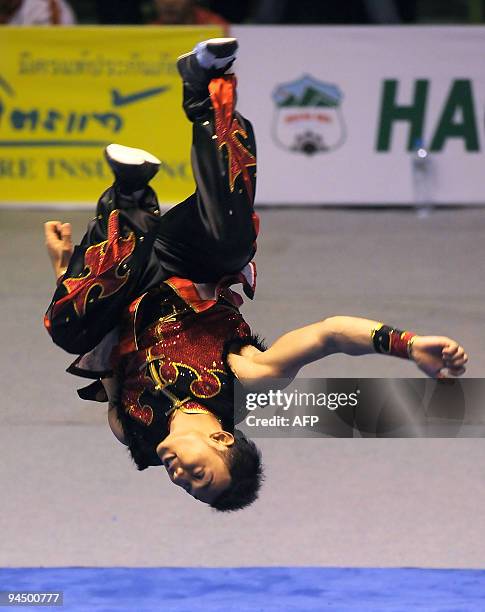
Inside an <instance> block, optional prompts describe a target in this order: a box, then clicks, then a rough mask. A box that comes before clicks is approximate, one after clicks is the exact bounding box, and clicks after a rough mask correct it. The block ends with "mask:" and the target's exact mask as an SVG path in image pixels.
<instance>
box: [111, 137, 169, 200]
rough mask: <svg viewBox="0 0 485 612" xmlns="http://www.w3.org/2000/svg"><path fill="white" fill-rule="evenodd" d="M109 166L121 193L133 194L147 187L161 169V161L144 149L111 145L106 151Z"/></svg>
mask: <svg viewBox="0 0 485 612" xmlns="http://www.w3.org/2000/svg"><path fill="white" fill-rule="evenodd" d="M105 156H106V160H107V162H108V164H109V165H110V167H111V169H112V170H113V174H114V175H115V179H116V184H117V186H118V187H119V189H120V191H121V193H124V194H132V193H134V192H136V191H139V190H140V189H143V188H144V187H146V186H147V184H148V183H149V181H151V179H152V178H153V177H154V176H155V174H156V173H157V172H158V169H159V168H160V164H161V162H160V160H159V159H158V158H157V157H155V156H154V155H152V154H151V153H148V152H147V151H143V149H135V148H133V147H125V146H123V145H119V144H110V145H108V146H107V147H106V149H105Z"/></svg>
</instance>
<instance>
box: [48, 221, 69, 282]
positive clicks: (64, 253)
mask: <svg viewBox="0 0 485 612" xmlns="http://www.w3.org/2000/svg"><path fill="white" fill-rule="evenodd" d="M44 235H45V245H46V247H47V252H48V253H49V257H50V260H51V263H52V267H53V268H54V273H55V275H56V279H57V278H59V276H62V275H63V274H64V273H65V272H66V270H67V266H68V265H69V260H70V259H71V255H72V252H73V250H74V249H73V246H72V229H71V224H70V223H61V222H60V221H47V223H44Z"/></svg>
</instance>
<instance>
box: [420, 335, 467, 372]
mask: <svg viewBox="0 0 485 612" xmlns="http://www.w3.org/2000/svg"><path fill="white" fill-rule="evenodd" d="M411 357H412V359H413V360H414V361H415V362H416V365H417V366H418V368H419V369H420V370H422V371H423V372H425V374H427V375H428V376H431V377H432V378H448V377H449V376H461V375H462V374H463V373H464V372H465V369H466V368H465V365H466V363H467V361H468V355H467V354H466V353H465V350H464V348H463V347H462V346H460V345H459V344H458V342H455V340H451V339H450V338H446V337H445V336H416V337H415V339H414V341H413V345H412V350H411ZM443 370H446V371H447V373H445V372H444V371H443Z"/></svg>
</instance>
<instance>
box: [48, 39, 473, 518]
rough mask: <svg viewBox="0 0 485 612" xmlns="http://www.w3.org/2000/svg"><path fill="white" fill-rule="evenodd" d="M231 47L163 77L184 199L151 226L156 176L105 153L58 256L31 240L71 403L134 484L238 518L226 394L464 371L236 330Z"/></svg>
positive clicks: (409, 350) (124, 156)
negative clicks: (185, 142) (79, 382)
mask: <svg viewBox="0 0 485 612" xmlns="http://www.w3.org/2000/svg"><path fill="white" fill-rule="evenodd" d="M236 50H237V41H236V40H235V39H233V38H226V39H212V40H209V41H205V42H203V43H200V44H198V45H197V46H196V47H195V49H194V51H193V52H191V53H188V54H186V55H184V56H182V57H181V58H179V60H178V62H177V66H178V69H179V72H180V74H181V76H182V79H183V86H184V99H183V107H184V110H185V113H186V115H187V117H188V118H189V120H190V121H191V122H192V123H193V146H192V166H193V172H194V176H195V179H196V184H197V189H196V192H195V193H194V194H192V195H191V196H190V197H189V198H188V199H187V200H185V201H184V202H182V203H180V204H178V205H177V206H175V207H174V208H172V209H171V210H169V211H168V212H167V213H166V214H164V215H163V216H160V209H159V206H158V203H157V199H156V195H155V193H154V191H153V190H152V189H151V188H150V187H149V186H148V182H149V181H150V180H151V179H152V178H153V176H154V175H155V174H156V172H157V170H158V167H159V163H160V162H159V160H158V159H157V158H156V157H154V156H153V155H151V154H149V153H147V152H145V151H142V150H140V149H133V148H129V147H123V146H121V145H110V146H108V147H107V149H106V153H105V154H106V159H107V161H108V163H109V164H110V166H111V169H112V170H113V173H114V176H115V181H114V184H113V186H112V187H110V188H109V189H107V190H106V191H105V192H104V193H103V194H102V196H101V198H100V200H99V202H98V205H97V212H96V217H95V218H94V219H93V220H92V221H91V222H90V223H89V225H88V229H87V233H86V234H85V236H84V238H83V240H82V242H81V243H80V245H78V246H76V247H75V248H74V249H73V248H72V243H71V228H70V225H69V224H68V223H61V222H59V221H50V222H48V223H46V224H45V234H46V245H47V249H48V252H49V255H50V257H51V261H52V264H53V267H54V271H55V274H56V278H57V280H58V286H57V290H56V292H55V293H54V297H53V300H52V302H51V304H50V306H49V308H48V310H47V313H46V316H45V325H46V327H47V329H48V331H49V333H50V334H51V336H52V338H53V340H54V342H55V343H56V344H58V345H59V346H61V347H62V348H63V349H65V350H66V351H68V352H70V353H74V354H78V355H80V357H78V359H76V361H75V362H74V364H73V365H72V366H71V368H70V369H69V371H70V372H72V373H75V374H79V375H82V376H87V377H91V378H94V379H95V382H94V383H92V384H91V385H89V387H87V388H85V389H83V390H81V391H80V392H79V393H80V395H81V397H83V398H86V399H96V400H98V401H106V400H107V399H109V409H108V421H109V424H110V426H111V429H112V431H113V433H114V434H115V436H116V437H117V438H118V440H119V441H120V442H122V443H123V444H126V445H127V446H128V448H129V450H130V453H131V455H132V457H133V460H134V461H135V463H136V465H137V467H138V469H140V470H143V469H145V468H147V467H148V466H159V465H163V466H164V467H165V469H166V470H167V472H168V475H169V477H170V479H171V480H172V482H174V483H175V484H177V485H179V486H181V487H183V488H184V489H185V490H186V491H188V492H189V493H190V494H191V495H192V496H193V497H195V498H196V499H198V500H200V501H202V502H205V503H208V504H210V505H211V506H212V507H214V508H216V509H218V510H221V511H228V510H237V509H239V508H243V507H245V506H247V505H248V504H250V503H252V502H253V501H254V500H255V499H256V497H257V492H258V489H259V486H260V481H261V477H262V469H261V457H260V453H259V451H258V449H257V448H256V446H255V445H254V443H253V442H251V441H250V440H248V439H247V438H245V437H244V435H243V434H242V433H241V432H239V431H238V430H235V429H234V420H235V419H234V406H233V382H234V378H238V379H239V380H241V381H244V380H245V379H250V380H251V381H252V382H254V381H255V380H258V379H259V380H262V379H267V378H273V377H274V378H289V379H291V378H293V377H295V376H296V374H297V373H298V371H299V370H300V368H301V367H302V366H304V365H305V364H307V363H310V362H312V361H315V360H317V359H321V358H323V357H325V356H327V355H330V354H333V353H346V354H349V355H363V354H367V353H372V352H380V353H385V354H387V355H391V356H393V355H394V356H397V357H403V358H407V359H413V360H414V361H415V362H416V364H417V366H418V367H419V368H420V369H421V370H423V371H424V372H425V373H426V374H427V375H429V376H434V377H436V376H444V375H445V374H444V372H443V370H445V369H446V370H447V371H448V374H449V375H452V376H459V375H461V374H462V373H463V372H464V371H465V364H466V362H467V356H466V354H465V352H464V350H463V348H462V347H460V346H459V345H458V344H457V343H456V342H455V341H453V340H450V339H449V338H446V337H433V336H431V337H430V336H418V335H415V334H412V333H410V332H402V331H399V330H396V329H393V328H391V327H388V326H386V325H382V324H381V323H379V322H377V321H370V320H366V319H360V318H356V317H345V316H337V317H330V318H327V319H324V320H323V321H320V322H318V323H314V324H311V325H308V326H306V327H303V328H301V329H297V330H294V331H291V332H289V333H286V334H285V335H283V336H282V337H280V338H279V339H278V340H277V341H276V342H275V343H274V344H273V345H272V346H271V347H270V348H269V349H267V350H266V349H265V347H264V346H263V345H262V343H261V342H260V341H259V339H258V338H257V336H254V335H253V334H252V333H251V330H250V329H249V326H248V325H247V323H246V322H245V321H244V319H243V318H242V316H241V314H240V312H239V309H238V306H239V305H240V303H241V297H240V296H239V295H238V294H237V293H235V292H234V291H233V290H232V289H230V286H231V285H233V284H235V283H242V284H243V287H244V291H245V293H246V295H247V296H248V297H251V298H252V296H253V293H254V286H255V282H254V281H255V266H254V263H253V262H252V258H253V256H254V253H255V250H256V246H255V241H256V236H257V232H258V218H257V216H256V214H255V213H254V210H253V203H254V192H255V179H256V148H255V141H254V135H253V130H252V127H251V124H250V123H249V121H247V119H245V118H244V117H242V116H241V115H240V114H239V113H238V112H237V111H236V110H235V100H236V91H235V89H236V80H235V77H234V75H232V74H227V72H226V71H227V69H228V68H229V67H230V66H231V65H232V63H233V61H234V59H235V54H236Z"/></svg>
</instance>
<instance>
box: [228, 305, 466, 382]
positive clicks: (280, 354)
mask: <svg viewBox="0 0 485 612" xmlns="http://www.w3.org/2000/svg"><path fill="white" fill-rule="evenodd" d="M375 352H378V353H382V354H387V355H390V356H396V357H403V358H407V359H412V360H413V361H414V362H415V363H416V365H417V366H418V367H419V368H420V369H421V370H422V371H423V372H425V374H427V375H428V376H431V377H444V376H445V375H444V374H443V372H442V370H444V369H447V370H448V374H449V375H451V376H460V375H461V374H463V373H464V371H465V364H466V363H467V361H468V356H467V355H466V353H465V351H464V349H463V347H461V346H460V345H459V344H458V343H457V342H455V341H454V340H451V339H450V338H447V337H445V336H419V335H416V334H413V333H411V332H401V331H400V330H395V329H392V328H389V327H388V326H386V325H382V323H379V322H378V321H372V320H369V319H361V318H358V317H346V316H336V317H330V318H328V319H324V320H323V321H320V322H318V323H313V324H312V325H307V326H306V327H302V328H300V329H295V330H293V331H291V332H289V333H287V334H284V335H283V336H281V337H280V338H278V340H276V342H275V343H274V344H273V345H272V346H271V347H270V348H269V349H268V350H267V351H265V352H259V351H257V352H254V353H252V354H251V355H248V356H246V357H244V356H239V355H231V356H230V361H229V363H230V365H231V368H232V369H233V370H234V372H235V373H236V375H237V376H238V378H240V379H244V378H246V379H258V378H268V377H275V378H293V377H294V376H296V374H297V373H298V371H299V370H300V368H302V367H303V366H304V365H306V364H307V363H311V362H312V361H317V360H318V359H322V358H323V357H326V356H327V355H332V354H335V353H344V354H346V355H366V354H369V353H375Z"/></svg>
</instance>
